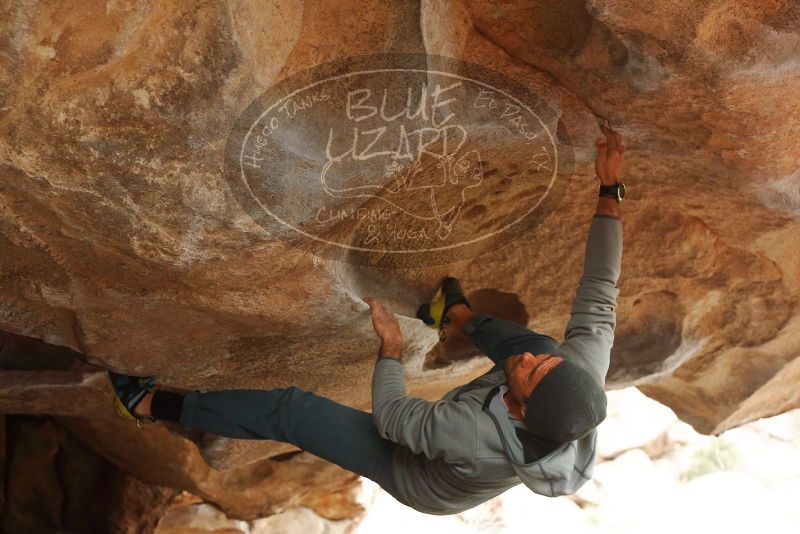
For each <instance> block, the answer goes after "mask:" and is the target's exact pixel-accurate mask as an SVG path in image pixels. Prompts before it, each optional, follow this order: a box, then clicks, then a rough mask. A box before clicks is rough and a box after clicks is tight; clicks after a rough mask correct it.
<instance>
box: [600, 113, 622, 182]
mask: <svg viewBox="0 0 800 534" xmlns="http://www.w3.org/2000/svg"><path fill="white" fill-rule="evenodd" d="M604 122H605V124H601V125H600V130H602V132H603V133H604V134H605V139H604V138H602V137H600V138H598V139H597V143H596V144H597V160H595V162H594V170H595V172H596V173H597V177H598V178H599V179H600V183H601V184H603V185H614V184H615V183H616V182H618V181H619V175H620V168H621V167H622V156H623V155H624V154H625V146H623V144H622V136H621V135H620V134H619V132H617V131H615V130H612V129H611V126H610V125H609V124H608V119H606V120H605V121H604Z"/></svg>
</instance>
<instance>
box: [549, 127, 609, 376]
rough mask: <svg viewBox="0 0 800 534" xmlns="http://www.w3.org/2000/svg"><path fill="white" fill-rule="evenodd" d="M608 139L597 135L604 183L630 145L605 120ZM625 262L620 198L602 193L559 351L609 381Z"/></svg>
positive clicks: (597, 167) (597, 165)
mask: <svg viewBox="0 0 800 534" xmlns="http://www.w3.org/2000/svg"><path fill="white" fill-rule="evenodd" d="M601 129H602V130H603V133H604V134H605V135H606V139H605V140H598V143H597V149H598V155H597V161H596V162H595V170H596V171H597V176H598V178H599V179H600V183H601V184H604V185H612V184H614V183H616V182H618V181H619V172H620V167H621V165H622V155H623V154H624V153H625V147H624V146H623V144H622V137H621V136H620V135H619V133H617V132H615V131H614V130H612V129H611V128H610V127H608V124H607V123H606V125H605V126H601ZM621 262H622V220H621V214H620V204H619V202H617V200H616V199H613V198H608V197H598V200H597V210H596V211H595V214H594V217H593V218H592V224H591V227H590V228H589V237H588V239H587V241H586V252H585V256H584V266H583V275H582V276H581V280H580V285H579V287H578V291H577V293H576V295H575V298H574V299H573V301H572V310H571V315H570V320H569V323H567V328H566V332H565V333H564V343H563V344H562V345H561V346H560V347H559V348H558V349H557V350H556V354H557V355H558V356H561V357H563V358H565V359H569V360H571V361H574V362H575V363H577V364H579V365H581V366H582V367H584V368H585V369H586V370H587V371H590V372H591V373H592V374H593V375H594V376H595V377H596V378H597V379H598V380H599V381H600V383H605V379H606V374H607V373H608V366H609V362H610V358H611V347H612V346H613V344H614V328H615V327H616V307H617V296H618V295H619V289H618V288H617V287H616V286H617V281H618V279H619V275H620V270H621Z"/></svg>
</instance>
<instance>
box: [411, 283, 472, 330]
mask: <svg viewBox="0 0 800 534" xmlns="http://www.w3.org/2000/svg"><path fill="white" fill-rule="evenodd" d="M456 304H464V305H466V306H467V307H468V308H469V307H470V305H469V302H468V301H467V298H466V297H465V296H464V292H463V291H462V290H461V284H460V283H458V280H456V279H455V278H453V277H451V276H448V277H447V278H445V279H444V280H442V283H441V284H440V285H439V290H438V291H437V292H436V296H435V297H434V298H433V300H431V301H430V302H426V303H424V304H422V305H421V306H420V307H419V309H418V310H417V318H418V319H420V320H422V322H424V323H425V324H426V325H428V326H429V327H430V328H433V329H434V330H438V331H439V337H440V338H443V331H444V328H445V327H446V326H447V310H449V309H450V308H452V307H453V306H455V305H456Z"/></svg>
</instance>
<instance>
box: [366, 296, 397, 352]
mask: <svg viewBox="0 0 800 534" xmlns="http://www.w3.org/2000/svg"><path fill="white" fill-rule="evenodd" d="M364 302H366V303H367V304H369V309H370V315H371V316H372V327H373V328H374V329H375V333H376V334H377V335H378V337H379V338H380V340H381V348H380V351H379V353H378V356H379V357H392V358H399V357H400V351H401V350H402V348H403V333H402V332H401V331H400V323H398V322H397V317H395V315H394V314H393V313H392V312H391V310H389V308H387V307H386V304H384V302H383V301H381V300H378V299H371V298H367V299H364Z"/></svg>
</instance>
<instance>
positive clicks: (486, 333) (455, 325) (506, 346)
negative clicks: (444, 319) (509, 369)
mask: <svg viewBox="0 0 800 534" xmlns="http://www.w3.org/2000/svg"><path fill="white" fill-rule="evenodd" d="M448 318H450V323H449V325H448V329H449V328H452V329H453V330H454V331H457V332H461V333H463V334H464V335H466V336H467V337H468V338H469V340H470V341H471V342H472V343H473V344H474V345H475V346H476V347H477V348H478V349H479V350H480V351H481V352H482V353H484V354H485V355H486V356H488V357H489V358H491V360H492V361H493V362H494V363H495V364H496V365H495V367H494V368H493V369H492V371H494V370H497V369H499V368H501V367H502V365H503V361H504V360H505V359H506V358H508V357H509V356H514V355H516V354H522V353H524V352H530V353H531V354H534V355H536V354H552V353H553V352H555V350H556V348H558V345H559V343H558V342H557V341H556V340H555V339H553V338H552V337H550V336H546V335H544V334H539V333H537V332H534V331H533V330H531V329H529V328H525V327H524V326H520V325H518V324H516V323H512V322H511V321H507V320H505V319H497V318H495V317H491V316H489V315H475V314H473V313H472V311H471V310H470V309H469V308H467V307H466V306H464V305H456V306H453V307H452V308H451V309H450V310H448Z"/></svg>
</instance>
